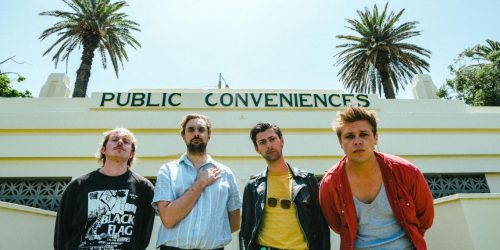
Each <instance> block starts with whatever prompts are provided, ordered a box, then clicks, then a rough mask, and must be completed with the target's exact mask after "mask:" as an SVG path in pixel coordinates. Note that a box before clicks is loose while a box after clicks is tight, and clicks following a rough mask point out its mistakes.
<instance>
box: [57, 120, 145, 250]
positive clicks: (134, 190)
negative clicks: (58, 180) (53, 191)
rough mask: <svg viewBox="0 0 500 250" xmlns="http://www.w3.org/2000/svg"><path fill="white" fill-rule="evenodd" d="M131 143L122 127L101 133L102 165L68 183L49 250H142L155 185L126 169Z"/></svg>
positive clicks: (131, 156) (133, 145)
mask: <svg viewBox="0 0 500 250" xmlns="http://www.w3.org/2000/svg"><path fill="white" fill-rule="evenodd" d="M135 150H136V139H135V137H134V135H133V134H132V133H131V132H130V131H129V130H128V129H125V128H116V129H113V130H110V131H107V132H105V133H104V138H103V141H102V144H101V147H100V148H99V152H98V154H97V158H98V162H99V163H101V167H100V168H98V169H97V170H95V171H92V172H90V173H88V174H85V175H82V176H80V177H78V178H76V179H74V180H72V181H71V182H70V184H68V186H67V188H66V190H65V191H64V193H63V196H62V199H61V205H60V207H59V211H58V213H57V219H56V227H55V234H54V249H57V250H58V249H146V247H147V246H148V244H149V239H150V236H151V231H152V229H153V222H154V209H153V207H152V206H151V201H152V199H153V193H154V187H153V185H152V184H151V182H150V181H148V180H147V179H146V178H144V177H142V176H140V175H138V174H137V173H134V172H133V171H131V170H130V167H131V166H132V163H133V161H134V159H135Z"/></svg>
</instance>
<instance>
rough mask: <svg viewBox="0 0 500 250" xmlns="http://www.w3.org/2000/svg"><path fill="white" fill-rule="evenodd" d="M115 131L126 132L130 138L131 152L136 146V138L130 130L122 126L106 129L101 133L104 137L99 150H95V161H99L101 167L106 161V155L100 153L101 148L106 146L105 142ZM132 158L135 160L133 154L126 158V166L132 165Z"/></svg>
mask: <svg viewBox="0 0 500 250" xmlns="http://www.w3.org/2000/svg"><path fill="white" fill-rule="evenodd" d="M115 133H122V134H126V135H127V137H128V138H129V139H130V142H131V143H132V152H135V149H136V147H137V145H136V139H135V136H134V134H132V132H130V130H128V129H126V128H123V127H118V128H115V129H112V130H108V131H106V132H104V133H103V135H104V138H103V139H102V142H101V147H100V148H99V150H98V152H97V162H99V164H101V167H103V166H104V164H105V163H106V155H105V154H103V153H102V149H103V148H105V147H106V144H107V143H108V141H109V138H110V137H111V135H112V134H115ZM134 160H136V158H135V155H134V157H132V158H130V159H128V160H127V166H128V168H131V167H132V164H133V162H134Z"/></svg>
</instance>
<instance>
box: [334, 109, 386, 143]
mask: <svg viewBox="0 0 500 250" xmlns="http://www.w3.org/2000/svg"><path fill="white" fill-rule="evenodd" d="M337 115H338V118H337V120H335V121H333V123H332V128H333V130H334V131H335V132H336V133H337V137H338V138H339V139H340V136H341V135H342V127H343V126H344V124H346V123H351V122H356V121H367V122H368V123H370V126H371V127H372V133H373V135H376V134H377V117H376V116H375V113H374V112H371V111H368V110H366V109H364V108H362V107H348V108H346V109H345V110H343V111H339V112H338V113H337Z"/></svg>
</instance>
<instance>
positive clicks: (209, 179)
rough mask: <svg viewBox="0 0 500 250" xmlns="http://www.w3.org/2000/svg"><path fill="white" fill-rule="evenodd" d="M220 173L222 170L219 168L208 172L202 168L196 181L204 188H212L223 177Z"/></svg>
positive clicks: (213, 168) (215, 167)
mask: <svg viewBox="0 0 500 250" xmlns="http://www.w3.org/2000/svg"><path fill="white" fill-rule="evenodd" d="M220 171H221V170H220V168H219V167H217V166H214V167H212V168H210V169H208V170H204V169H203V168H200V169H199V170H198V175H197V176H196V181H197V182H200V183H201V184H202V185H203V187H206V186H210V185H212V184H213V183H214V182H216V181H217V180H218V179H219V178H220V177H221V175H220Z"/></svg>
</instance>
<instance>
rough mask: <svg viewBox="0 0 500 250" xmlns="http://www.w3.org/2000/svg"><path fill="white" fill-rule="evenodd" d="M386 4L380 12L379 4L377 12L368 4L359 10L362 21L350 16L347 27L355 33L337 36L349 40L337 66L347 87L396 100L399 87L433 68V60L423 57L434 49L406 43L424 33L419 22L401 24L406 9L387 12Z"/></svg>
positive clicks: (340, 46)
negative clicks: (431, 66)
mask: <svg viewBox="0 0 500 250" xmlns="http://www.w3.org/2000/svg"><path fill="white" fill-rule="evenodd" d="M387 5H388V4H386V5H385V7H384V10H383V11H382V13H379V11H378V8H377V5H375V6H374V8H373V12H370V10H368V8H366V7H365V9H364V11H359V10H358V11H357V13H358V16H359V20H355V19H347V22H348V23H349V24H350V26H346V28H348V29H350V30H352V31H354V32H356V33H358V34H359V36H355V35H345V36H344V35H339V36H337V38H339V39H344V40H348V41H349V43H346V44H342V45H338V46H337V48H343V50H342V51H341V52H340V53H338V54H337V55H336V56H338V57H339V59H338V61H337V62H336V65H342V68H341V69H340V71H339V73H338V75H339V76H340V78H341V80H342V82H343V83H344V86H345V88H347V89H350V91H354V92H358V93H359V92H361V93H370V92H371V93H376V92H378V93H379V95H380V96H381V95H382V90H383V91H384V95H385V98H387V99H394V98H396V93H397V92H398V90H399V87H401V88H402V89H404V86H405V85H406V84H408V81H409V80H410V79H411V77H412V76H413V75H414V74H417V73H422V69H425V70H426V71H429V63H427V62H426V61H425V60H424V59H422V58H420V57H419V56H425V57H429V55H430V53H431V52H430V51H429V50H426V49H423V48H421V47H419V46H416V45H413V44H409V43H406V42H404V40H405V39H407V38H411V37H414V36H418V35H420V31H415V30H414V29H415V27H416V24H417V22H406V23H403V24H400V25H398V21H399V18H400V17H401V15H403V12H404V9H402V10H401V11H399V12H398V13H394V12H392V11H391V12H390V13H387Z"/></svg>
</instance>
